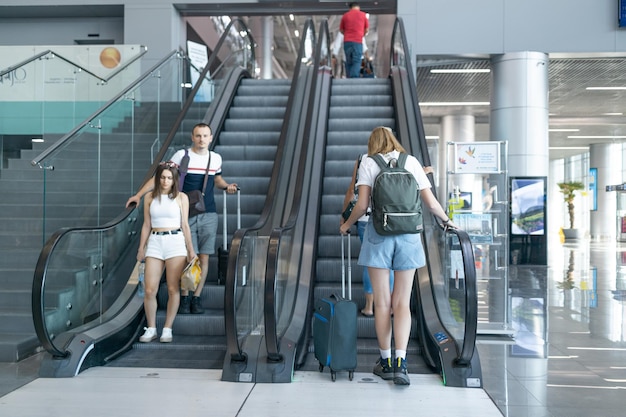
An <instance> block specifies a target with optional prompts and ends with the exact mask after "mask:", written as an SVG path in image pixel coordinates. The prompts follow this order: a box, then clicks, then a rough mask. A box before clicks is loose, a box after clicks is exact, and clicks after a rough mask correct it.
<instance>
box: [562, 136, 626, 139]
mask: <svg viewBox="0 0 626 417" xmlns="http://www.w3.org/2000/svg"><path fill="white" fill-rule="evenodd" d="M567 138H568V139H626V136H568V137H567Z"/></svg>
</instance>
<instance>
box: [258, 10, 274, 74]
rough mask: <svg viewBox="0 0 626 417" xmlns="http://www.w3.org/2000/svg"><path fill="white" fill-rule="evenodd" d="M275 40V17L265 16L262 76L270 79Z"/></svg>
mask: <svg viewBox="0 0 626 417" xmlns="http://www.w3.org/2000/svg"><path fill="white" fill-rule="evenodd" d="M273 40H274V19H273V17H272V16H264V17H263V42H262V45H263V63H262V64H261V78H263V79H265V80H268V79H271V78H272V77H273V74H272V55H273V52H272V43H273Z"/></svg>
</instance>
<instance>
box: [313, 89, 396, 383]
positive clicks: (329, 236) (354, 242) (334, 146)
mask: <svg viewBox="0 0 626 417" xmlns="http://www.w3.org/2000/svg"><path fill="white" fill-rule="evenodd" d="M329 113H330V117H329V119H328V137H327V144H326V160H325V163H324V178H323V184H324V185H323V191H322V192H323V196H322V203H321V221H320V227H319V232H318V237H317V248H318V251H317V259H316V272H315V295H314V298H315V299H321V298H324V297H328V296H330V295H331V294H333V293H339V294H341V293H342V288H341V273H340V271H341V235H340V234H339V217H338V215H337V214H338V213H340V212H341V210H342V207H343V201H344V196H345V193H346V190H347V188H348V186H349V184H350V180H351V178H352V169H353V168H354V163H355V161H356V160H357V158H358V156H359V155H363V154H364V153H367V141H368V138H369V135H370V133H371V132H372V130H373V129H374V128H375V127H377V126H387V127H389V128H391V129H395V128H396V120H395V112H394V103H393V94H392V86H391V80H390V79H389V78H376V79H365V78H359V79H333V82H332V87H331V98H330V111H329ZM353 229H356V228H353ZM353 231H354V233H352V235H351V236H350V239H351V248H352V259H353V265H352V268H351V270H352V299H353V300H354V301H355V302H356V303H357V304H358V305H359V306H363V305H364V302H365V296H364V292H363V285H362V282H363V281H362V273H363V268H362V267H360V266H358V265H356V259H357V258H358V254H359V250H360V246H361V242H360V240H359V238H358V236H357V233H356V230H353ZM359 308H360V307H359ZM357 321H358V335H359V338H358V347H357V351H358V354H359V358H358V364H359V365H360V366H359V368H358V371H361V372H363V371H365V370H366V369H367V368H371V366H370V365H371V364H373V363H374V362H375V361H376V359H377V358H378V356H377V355H378V344H377V342H376V332H375V330H374V326H373V323H374V321H373V318H371V317H364V316H361V315H359V317H358V319H357ZM309 351H311V352H313V347H312V345H311V346H310V347H309ZM311 356H312V355H311ZM306 369H317V365H316V364H315V363H310V361H309V364H308V366H307V367H306ZM367 371H371V369H367Z"/></svg>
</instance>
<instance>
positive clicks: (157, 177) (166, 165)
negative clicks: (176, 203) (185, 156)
mask: <svg viewBox="0 0 626 417" xmlns="http://www.w3.org/2000/svg"><path fill="white" fill-rule="evenodd" d="M163 171H170V172H171V173H172V180H173V181H172V189H171V190H170V192H169V193H168V194H167V196H168V197H169V198H170V199H172V200H173V199H175V198H176V197H178V181H179V175H178V168H177V167H176V164H175V163H173V162H161V163H160V164H159V166H157V169H156V173H155V174H154V188H153V189H152V198H153V199H154V198H157V197H158V198H159V199H160V198H161V194H163V190H162V189H161V174H163Z"/></svg>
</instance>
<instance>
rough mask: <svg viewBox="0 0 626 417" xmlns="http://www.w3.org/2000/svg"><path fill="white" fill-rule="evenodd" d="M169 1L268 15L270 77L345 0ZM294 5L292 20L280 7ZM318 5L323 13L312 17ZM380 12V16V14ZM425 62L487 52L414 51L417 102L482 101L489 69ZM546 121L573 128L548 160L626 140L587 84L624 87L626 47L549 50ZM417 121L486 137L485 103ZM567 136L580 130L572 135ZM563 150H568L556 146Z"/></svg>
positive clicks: (621, 121)
mask: <svg viewBox="0 0 626 417" xmlns="http://www.w3.org/2000/svg"><path fill="white" fill-rule="evenodd" d="M364 3H367V7H368V11H369V9H371V12H372V14H371V15H370V33H369V34H368V36H367V43H368V47H369V49H370V50H371V51H376V48H377V44H378V39H379V38H380V39H381V44H383V43H384V42H385V41H383V39H389V33H390V32H391V30H392V28H391V27H390V26H391V25H392V24H393V19H389V18H388V17H389V16H393V14H394V13H395V12H396V11H395V2H394V1H387V0H380V1H379V0H377V1H373V2H369V1H368V0H365V1H364ZM261 6H262V7H261ZM175 7H176V8H177V9H178V10H179V12H180V14H181V15H183V16H219V15H227V14H230V15H238V14H241V12H242V10H244V9H245V11H246V13H256V15H266V16H267V15H271V16H273V21H274V40H273V48H274V61H273V62H274V65H275V67H276V68H277V70H276V71H274V73H275V76H285V77H290V76H291V74H292V72H293V67H294V65H295V61H296V57H297V48H298V45H299V39H298V38H297V37H296V36H295V30H296V29H298V30H300V31H301V30H302V28H303V27H304V22H305V20H306V19H307V18H310V17H312V18H313V20H314V27H315V29H316V30H317V29H318V28H319V23H320V22H321V21H322V20H323V19H328V22H329V28H330V33H331V36H333V35H334V34H335V33H337V30H338V27H339V20H340V18H341V14H342V13H343V12H344V11H345V10H346V3H345V2H340V1H333V0H323V1H320V0H299V1H288V2H286V3H285V2H278V1H274V0H264V1H263V2H262V3H259V4H258V5H257V7H256V8H254V10H251V8H250V7H249V5H248V6H245V7H244V6H243V5H242V3H232V4H230V3H212V4H206V3H205V4H183V3H177V4H176V5H175ZM285 9H287V10H290V11H293V13H294V14H295V16H293V20H292V19H291V18H290V16H289V15H288V14H282V15H281V14H280V13H284V10H285ZM320 9H323V10H324V11H325V13H327V14H325V15H314V14H313V13H319V10H320ZM123 14H124V8H123V6H120V5H114V6H102V5H91V6H36V7H33V6H0V15H1V16H3V17H4V18H20V17H22V18H23V17H26V18H56V17H75V18H80V17H107V16H109V17H110V16H120V17H121V16H123ZM383 17H384V18H383ZM431 68H450V69H452V68H455V69H476V68H478V69H488V68H490V61H489V57H488V56H473V57H468V56H419V57H418V59H417V69H416V71H417V79H416V85H417V90H418V97H419V100H420V102H422V103H426V102H489V101H490V98H491V92H490V88H491V85H490V84H491V75H490V73H480V74H445V75H443V74H432V73H430V69H431ZM548 74H549V96H548V100H549V112H550V116H549V125H550V126H549V127H550V129H551V130H553V129H578V130H577V131H571V132H555V131H550V132H549V146H550V148H551V149H550V159H560V158H565V157H568V156H572V155H577V154H581V153H585V152H587V148H588V146H589V145H590V144H595V143H613V142H620V143H621V142H624V141H626V116H625V115H624V114H622V113H626V110H625V109H624V107H625V106H626V90H610V91H590V90H586V87H624V86H626V53H625V54H621V55H618V54H605V55H598V54H595V55H592V54H590V55H588V56H583V55H580V54H578V55H565V54H550V64H549V73H548ZM421 111H422V116H423V118H424V127H425V131H426V134H427V135H428V136H438V135H439V126H440V121H441V118H442V117H443V116H446V115H460V114H469V115H473V116H475V118H476V119H475V120H476V129H475V137H476V139H477V140H483V139H484V140H487V139H488V138H489V115H490V114H489V106H454V107H453V106H437V107H431V106H422V107H421ZM572 136H583V137H585V138H575V137H572ZM563 148H568V149H563Z"/></svg>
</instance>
